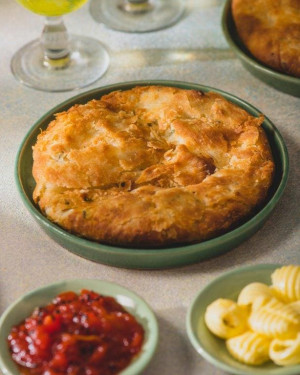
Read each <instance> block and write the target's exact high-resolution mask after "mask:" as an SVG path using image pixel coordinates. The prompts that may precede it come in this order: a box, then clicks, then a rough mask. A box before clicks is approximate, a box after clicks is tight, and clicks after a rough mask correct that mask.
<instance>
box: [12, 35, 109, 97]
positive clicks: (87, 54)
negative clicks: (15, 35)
mask: <svg viewBox="0 0 300 375" xmlns="http://www.w3.org/2000/svg"><path fill="white" fill-rule="evenodd" d="M70 51H71V53H70V60H69V63H68V65H67V66H66V67H64V68H60V67H59V66H58V67H56V68H53V67H52V68H50V67H47V66H45V64H43V50H42V47H41V44H40V40H34V41H32V42H30V43H28V44H27V45H25V46H24V47H22V48H21V49H20V50H19V51H17V52H16V54H15V55H14V56H13V58H12V61H11V70H12V73H13V75H14V76H15V77H16V78H17V79H18V80H19V81H20V82H22V83H24V84H25V85H27V86H30V87H33V88H35V89H38V90H42V91H52V92H55V91H69V90H75V89H78V88H80V87H85V86H88V85H90V84H91V83H93V82H95V81H97V79H99V78H100V77H101V76H102V75H103V74H104V73H105V72H106V70H107V68H108V65H109V54H108V52H107V50H106V48H105V47H104V46H103V45H102V44H101V43H100V42H99V41H98V40H96V39H92V38H89V37H83V36H77V35H76V36H72V35H71V36H70Z"/></svg>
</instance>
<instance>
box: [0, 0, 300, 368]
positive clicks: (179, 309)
mask: <svg viewBox="0 0 300 375" xmlns="http://www.w3.org/2000/svg"><path fill="white" fill-rule="evenodd" d="M221 9H222V1H221V0H219V1H218V0H211V1H209V0H194V1H188V2H187V12H186V14H185V16H184V17H183V19H182V20H181V21H180V22H178V23H177V24H176V25H174V26H173V27H170V28H168V29H165V30H161V31H159V32H152V33H145V34H140V35H138V34H126V33H122V32H117V31H112V30H109V29H107V28H106V27H104V26H103V25H101V24H98V23H96V22H95V21H94V20H93V19H92V18H91V16H90V14H89V7H88V4H86V5H85V6H84V7H83V8H81V9H80V10H78V11H76V12H74V13H71V14H69V15H67V16H66V17H65V22H66V25H67V27H68V30H69V32H70V33H80V34H82V35H87V36H92V37H94V38H98V39H100V40H101V41H103V42H104V43H105V44H106V45H107V46H109V48H110V54H111V65H110V68H109V70H108V71H107V73H106V74H105V76H104V77H103V78H101V79H100V80H99V81H97V82H96V83H94V84H93V85H91V86H89V87H87V88H86V89H82V90H77V91H73V92H65V93H46V92H41V91H36V90H33V89H30V88H27V87H25V86H22V85H21V84H20V83H18V82H17V81H16V80H15V78H14V77H13V76H12V74H11V72H10V59H11V57H12V55H13V53H14V52H15V51H16V50H17V49H19V48H20V47H21V46H23V45H24V44H26V43H28V42H29V41H31V40H32V39H36V38H37V37H38V36H39V35H40V33H41V30H42V27H43V19H42V17H40V16H38V15H35V14H33V13H31V12H29V11H27V10H25V9H24V8H22V7H21V6H20V5H18V4H17V3H16V2H15V1H13V0H0V35H1V41H0V45H1V48H0V109H1V111H0V150H1V152H0V176H1V183H0V199H1V205H0V238H1V245H0V251H1V252H0V313H2V312H3V311H4V310H5V308H6V307H7V306H8V305H9V304H10V303H11V302H13V301H14V300H15V299H16V298H18V297H20V296H21V295H22V294H24V293H26V292H28V291H30V290H31V289H34V288H36V287H38V286H42V285H45V284H48V283H52V282H55V281H57V280H61V279H71V278H99V279H103V280H107V281H112V282H118V283H120V284H122V285H123V286H125V287H128V288H130V289H132V290H133V291H135V292H136V293H138V294H139V295H140V296H142V297H143V298H144V299H145V300H146V301H147V302H148V303H149V304H150V305H151V307H152V308H153V310H154V311H155V313H156V315H157V318H158V322H159V328H160V341H159V347H158V351H157V353H156V355H155V357H154V359H153V361H152V362H151V363H150V365H149V367H148V368H147V369H146V370H145V371H144V374H145V375H158V374H172V375H182V374H188V375H199V374H203V375H208V374H209V375H221V374H224V372H222V371H220V370H218V369H216V368H215V367H213V366H211V365H210V364H209V363H208V362H206V361H205V360H204V359H203V358H202V357H200V356H199V355H198V354H197V353H196V351H195V350H194V348H193V347H192V346H191V344H190V342H189V340H188V338H187V334H186V329H185V318H186V313H187V309H188V307H189V305H190V303H191V301H192V300H193V298H194V296H195V295H196V293H197V292H198V291H199V290H200V289H201V288H202V287H204V286H205V285H206V284H207V283H208V282H210V281H211V280H213V279H214V278H215V277H216V276H218V275H220V274H221V273H223V272H225V271H228V270H230V269H233V268H235V267H239V266H242V265H250V264H260V263H285V264H290V263H294V264H295V263H297V264H299V263H300V236H299V235H300V225H299V223H300V220H299V215H300V214H299V213H300V209H299V202H300V190H299V185H300V169H299V160H300V158H299V157H300V147H299V145H300V120H299V118H300V100H299V98H296V97H293V96H290V95H287V94H284V93H281V92H279V91H276V90H275V89H273V88H272V87H270V86H267V85H266V84H264V83H263V82H261V81H259V80H258V79H256V78H255V77H253V76H252V75H251V74H250V73H248V72H247V71H246V70H245V69H244V67H243V66H242V65H241V63H240V61H239V60H238V59H236V58H235V56H234V54H233V53H232V52H231V51H230V50H229V47H228V45H227V43H226V41H225V39H224V37H223V35H222V30H221V26H220V20H221ZM141 79H143V80H144V79H169V80H172V79H175V80H181V81H188V82H195V83H200V84H204V85H208V86H211V87H215V88H218V89H222V90H224V91H227V92H229V93H231V94H233V95H235V96H238V97H240V98H241V99H243V100H245V101H247V102H249V103H250V104H252V105H253V106H255V107H257V108H258V109H259V110H260V111H261V112H262V113H264V114H265V115H266V116H268V117H269V118H270V120H271V121H273V122H274V124H275V125H276V127H277V128H278V129H279V131H280V132H281V134H282V136H283V138H284V140H285V143H286V145H287V148H288V151H289V156H290V175H289V180H288V185H287V188H286V190H285V193H284V195H283V197H282V199H281V200H280V202H279V204H278V205H277V207H276V208H275V210H274V212H273V213H272V215H271V217H270V218H269V219H268V220H267V222H266V223H265V225H264V226H263V228H262V229H260V230H259V231H258V232H257V233H256V234H255V235H254V236H253V237H252V238H251V239H249V240H247V241H246V242H244V243H243V244H241V245H240V246H238V247H237V248H235V249H234V250H232V251H230V252H228V253H226V254H225V255H222V256H219V257H216V258H213V259H210V260H206V261H203V262H201V263H198V264H194V265H190V266H185V267H181V268H176V269H170V270H158V271H140V270H128V269H118V268H114V267H109V266H105V265H101V264H97V263H93V262H91V261H88V260H85V259H82V258H80V257H78V256H76V255H74V254H72V253H70V252H68V251H66V250H65V249H63V248H62V247H61V246H59V245H58V244H56V243H55V242H54V241H53V240H51V239H50V238H49V237H48V236H47V235H46V234H45V233H44V232H43V231H42V230H41V229H40V227H39V226H38V225H37V224H36V222H35V221H34V220H33V218H32V217H31V216H30V214H29V213H28V212H27V210H26V208H25V206H24V205H23V203H22V202H21V199H20V197H19V194H18V192H17V189H16V184H15V181H14V163H15V158H16V154H17V150H18V147H19V145H20V143H21V141H22V139H23V138H24V136H25V134H26V133H27V131H28V130H29V129H30V127H31V126H32V125H33V123H35V121H37V120H38V119H39V118H40V117H41V116H42V115H43V114H44V113H45V112H47V111H48V110H49V109H51V108H52V107H54V106H55V105H57V104H59V103H60V102H62V101H64V100H65V99H67V98H70V97H71V96H73V95H76V94H78V93H80V92H83V91H86V90H88V89H92V88H96V87H99V86H103V85H107V84H111V83H117V82H123V81H130V80H141Z"/></svg>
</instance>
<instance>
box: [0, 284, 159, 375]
mask: <svg viewBox="0 0 300 375" xmlns="http://www.w3.org/2000/svg"><path fill="white" fill-rule="evenodd" d="M82 289H87V290H92V291H94V292H96V293H98V294H101V295H103V296H110V297H113V298H114V299H116V300H117V302H118V303H120V304H121V305H122V306H123V307H124V308H125V309H126V310H127V311H128V312H129V313H130V314H131V315H133V316H134V317H135V318H136V320H137V321H138V322H139V323H140V324H141V325H142V326H143V328H144V332H145V336H144V342H143V346H142V348H141V351H140V353H139V354H138V355H137V356H136V357H134V358H133V360H132V361H131V362H130V364H129V365H128V366H127V367H126V368H125V369H124V370H123V371H121V372H120V375H137V374H140V373H142V371H143V370H144V369H145V368H146V367H147V366H148V364H149V363H150V361H151V359H152V357H153V356H154V354H155V351H156V349H157V345H158V336H159V328H158V323H157V320H156V317H155V315H154V313H153V311H152V309H151V308H150V306H149V305H148V304H147V303H146V302H145V301H144V300H143V299H142V298H141V297H140V296H138V295H137V294H135V293H134V292H133V291H131V290H129V289H127V288H124V287H123V286H121V285H118V284H115V283H111V282H108V281H104V280H97V279H71V280H63V281H58V282H56V283H54V284H49V285H45V286H42V287H40V288H38V289H35V290H33V291H31V292H29V293H27V294H25V295H23V296H21V297H20V298H19V299H18V300H16V301H15V302H13V303H12V304H11V305H10V306H9V307H8V308H7V309H6V310H5V311H4V313H3V314H2V316H1V318H0V370H1V371H2V372H3V374H4V375H20V371H19V369H18V367H17V365H16V363H15V362H14V361H13V360H12V358H11V354H10V352H9V347H8V344H7V337H8V335H9V333H10V331H11V328H12V327H13V326H15V325H18V324H19V323H21V322H22V321H23V320H24V319H25V318H27V317H29V316H30V315H31V314H32V312H33V310H34V309H35V308H36V307H42V306H46V305H48V304H49V303H51V301H52V300H53V299H54V298H55V297H56V296H57V295H58V294H60V293H63V292H67V291H73V292H75V293H79V292H80V291H81V290H82ZM1 371H0V372H1Z"/></svg>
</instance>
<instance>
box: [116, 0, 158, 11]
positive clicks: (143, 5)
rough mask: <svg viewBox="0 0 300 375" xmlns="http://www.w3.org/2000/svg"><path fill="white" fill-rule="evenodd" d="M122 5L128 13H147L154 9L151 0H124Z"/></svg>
mask: <svg viewBox="0 0 300 375" xmlns="http://www.w3.org/2000/svg"><path fill="white" fill-rule="evenodd" d="M120 7H121V9H123V10H125V11H126V12H128V13H145V12H149V11H150V10H151V9H153V5H152V4H151V1H150V0H123V3H122V4H121V6H120Z"/></svg>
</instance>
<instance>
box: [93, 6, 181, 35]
mask: <svg viewBox="0 0 300 375" xmlns="http://www.w3.org/2000/svg"><path fill="white" fill-rule="evenodd" d="M184 2H185V0H152V1H151V0H149V4H148V5H149V6H148V9H147V8H146V9H145V11H142V10H141V11H138V9H137V11H129V10H126V9H128V7H127V6H126V0H92V1H91V2H90V13H91V15H92V17H93V18H94V19H95V21H97V22H100V23H104V24H105V25H106V26H107V27H109V28H111V29H115V30H119V31H125V32H131V33H134V32H137V33H143V32H147V31H154V30H159V29H163V28H166V27H169V26H171V25H173V24H174V23H175V22H176V21H178V20H179V18H180V17H181V15H182V14H183V11H184ZM127 3H128V2H127Z"/></svg>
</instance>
